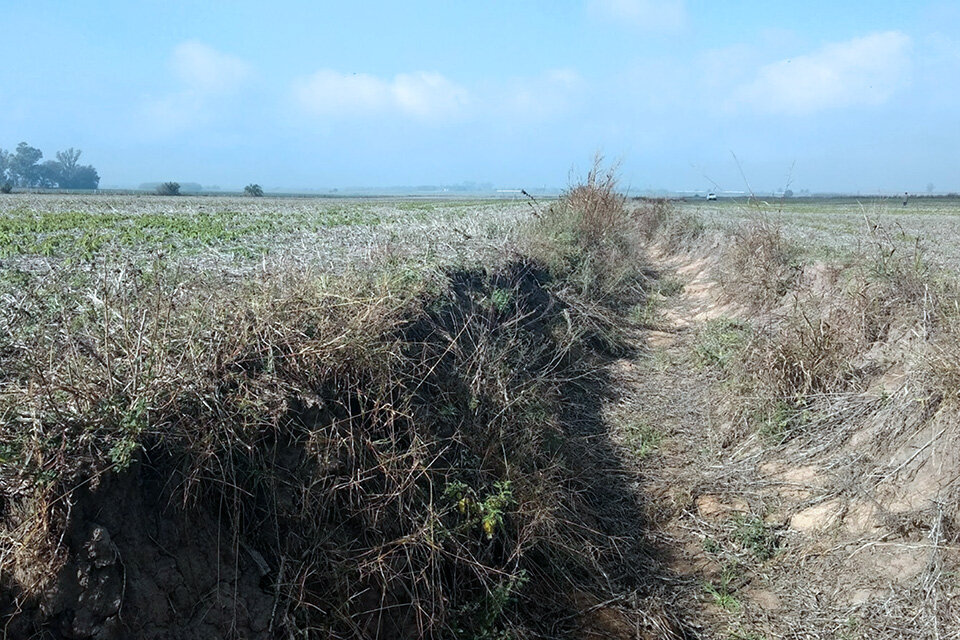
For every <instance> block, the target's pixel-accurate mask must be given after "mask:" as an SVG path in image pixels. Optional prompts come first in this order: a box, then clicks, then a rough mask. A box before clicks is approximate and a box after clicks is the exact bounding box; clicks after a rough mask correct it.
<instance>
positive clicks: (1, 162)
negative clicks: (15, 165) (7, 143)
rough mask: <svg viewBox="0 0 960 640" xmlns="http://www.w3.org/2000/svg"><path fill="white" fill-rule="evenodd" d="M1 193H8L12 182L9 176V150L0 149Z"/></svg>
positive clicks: (11, 188) (11, 187)
mask: <svg viewBox="0 0 960 640" xmlns="http://www.w3.org/2000/svg"><path fill="white" fill-rule="evenodd" d="M2 189H6V191H2V192H3V193H10V191H12V190H13V182H12V180H11V178H10V152H9V151H5V150H3V149H0V190H2Z"/></svg>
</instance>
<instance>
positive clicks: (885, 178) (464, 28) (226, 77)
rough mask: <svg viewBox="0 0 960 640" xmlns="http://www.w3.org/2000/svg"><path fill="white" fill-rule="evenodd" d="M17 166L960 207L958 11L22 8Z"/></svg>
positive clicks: (10, 116)
mask: <svg viewBox="0 0 960 640" xmlns="http://www.w3.org/2000/svg"><path fill="white" fill-rule="evenodd" d="M4 22H5V27H6V29H5V31H6V34H7V46H8V50H9V51H13V52H16V53H15V55H14V56H13V63H12V64H10V65H8V68H7V69H6V70H5V78H4V86H3V88H2V89H0V109H2V112H3V113H4V117H3V118H2V119H0V148H3V149H7V150H10V149H13V148H15V147H16V145H17V143H19V142H21V141H26V142H28V143H29V144H31V145H33V146H35V147H38V148H40V149H42V150H43V152H44V158H45V159H47V158H52V157H53V155H54V152H55V151H57V150H61V149H65V148H67V147H76V148H80V149H83V151H84V155H83V158H82V161H83V162H84V163H90V164H92V165H94V166H95V167H96V168H97V170H98V171H99V173H100V177H101V185H103V186H122V187H136V186H138V185H140V184H142V183H146V182H156V181H162V180H179V181H192V182H197V183H201V184H203V185H219V186H221V187H222V188H224V189H233V188H237V187H242V186H243V185H244V184H247V183H250V182H257V183H259V184H261V185H264V186H265V187H283V188H288V189H313V190H323V189H331V188H375V187H389V186H391V185H422V184H436V185H449V184H457V183H463V182H465V181H473V182H477V183H482V182H489V183H492V184H493V185H495V186H496V187H500V188H520V187H523V188H528V189H534V188H543V187H548V188H556V187H561V186H563V185H564V184H565V182H566V178H567V176H568V175H569V174H570V173H571V172H572V173H574V174H576V173H582V172H583V171H585V170H586V168H587V167H588V165H589V163H590V161H591V159H592V157H593V155H594V153H595V152H596V151H600V152H602V153H604V154H605V156H606V157H607V158H608V159H609V160H621V161H622V170H621V173H622V176H623V184H624V186H626V187H629V188H630V189H631V190H632V191H635V192H642V191H646V190H669V191H674V192H677V191H684V190H695V191H706V190H717V191H723V190H749V189H753V190H755V191H757V192H776V191H779V190H782V189H784V188H791V189H792V190H793V191H794V192H799V191H800V190H801V189H806V190H809V191H811V192H842V193H857V192H863V193H878V192H879V193H897V192H903V191H910V192H912V193H926V192H927V191H929V190H930V188H931V187H932V190H933V191H934V192H937V193H944V192H948V191H960V172H958V171H957V161H958V160H960V127H958V126H957V114H958V113H960V6H958V5H957V3H954V2H921V3H916V4H907V3H895V2H877V3H872V4H871V5H870V7H869V11H867V10H865V9H860V8H857V7H853V6H848V5H846V4H843V5H838V4H837V3H828V2H819V1H818V2H810V3H806V4H804V5H802V6H789V7H784V6H781V5H780V4H779V3H760V2H744V3H737V5H736V7H735V8H728V7H723V6H719V4H718V3H706V2H693V1H688V2H684V1H682V0H669V1H665V2H655V1H653V0H584V1H574V0H566V1H563V2H550V3H548V2H545V1H536V2H529V3H524V4H523V5H522V6H517V5H516V3H504V2H493V3H484V4H476V5H450V4H449V3H442V2H417V3H411V4H407V5H404V6H397V5H394V4H393V3H385V2H372V3H365V4H364V5H363V6H362V7H359V6H345V5H343V4H341V3H330V4H328V3H307V2H289V1H288V2H283V1H281V2H277V3H274V4H272V5H270V7H269V9H268V10H264V9H263V5H262V4H261V3H256V4H255V3H252V2H245V1H243V2H235V3H230V4H229V5H226V4H219V3H218V4H215V5H214V4H210V5H204V6H199V7H198V6H191V5H190V4H189V3H180V2H175V3H159V2H154V1H148V2H142V3H137V4H136V5H130V4H128V3H121V2H118V1H116V0H111V1H105V2H96V3H93V2H82V1H81V2H75V3H71V4H69V5H63V4H61V3H55V2H52V1H50V0H41V1H38V2H33V3H29V4H19V5H16V6H12V7H9V8H8V9H7V11H6V12H5V17H4Z"/></svg>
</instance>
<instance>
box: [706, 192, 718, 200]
mask: <svg viewBox="0 0 960 640" xmlns="http://www.w3.org/2000/svg"><path fill="white" fill-rule="evenodd" d="M716 199H717V194H715V193H708V194H707V200H716Z"/></svg>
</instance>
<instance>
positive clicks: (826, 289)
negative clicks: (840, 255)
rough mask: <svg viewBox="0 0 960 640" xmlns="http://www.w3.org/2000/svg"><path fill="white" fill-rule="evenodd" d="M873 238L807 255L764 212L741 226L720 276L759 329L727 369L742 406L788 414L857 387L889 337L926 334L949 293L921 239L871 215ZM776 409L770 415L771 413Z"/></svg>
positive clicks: (745, 409) (780, 415) (869, 374)
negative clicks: (908, 244) (829, 257)
mask: <svg viewBox="0 0 960 640" xmlns="http://www.w3.org/2000/svg"><path fill="white" fill-rule="evenodd" d="M869 229H870V239H871V241H870V243H868V244H867V246H866V248H865V249H864V250H863V251H861V252H860V253H859V254H857V255H855V256H854V257H852V258H851V259H849V260H848V261H847V262H845V263H843V264H835V265H829V266H828V265H823V264H817V263H814V264H804V262H803V261H802V260H801V255H800V252H799V250H798V249H797V248H796V247H794V246H792V245H790V244H789V243H788V242H787V241H785V240H784V238H783V235H782V230H781V229H780V227H779V226H778V225H776V224H773V223H770V222H769V221H766V220H764V221H760V222H758V223H756V224H754V225H751V226H747V227H740V228H738V229H737V230H736V231H735V232H734V233H733V234H732V236H731V245H730V246H729V248H728V249H727V250H726V252H725V255H724V258H723V265H724V266H723V267H722V269H723V273H722V279H721V282H722V285H723V286H724V289H725V291H726V292H727V293H728V295H730V296H731V297H732V298H733V299H734V300H737V301H739V302H741V303H744V304H746V305H747V306H748V308H750V309H752V310H753V311H754V313H755V314H756V315H755V320H756V322H755V325H756V327H755V328H756V331H755V332H754V333H753V335H752V337H751V339H750V340H749V341H748V342H747V343H746V346H745V347H744V348H743V349H742V351H741V352H740V355H739V357H738V359H737V363H736V366H735V367H734V368H735V369H736V372H734V373H732V374H731V375H732V377H734V378H737V379H739V380H740V381H741V382H743V383H744V384H745V389H746V390H745V391H744V395H745V396H747V397H749V398H750V399H751V400H750V401H749V402H746V403H744V404H743V406H742V411H741V413H743V412H746V413H747V414H751V415H757V414H759V415H763V416H766V418H764V420H766V421H767V422H769V421H770V420H773V421H775V422H777V421H779V422H785V421H786V422H790V420H785V418H784V412H787V413H791V412H794V413H798V412H800V411H802V410H806V409H808V408H809V407H810V406H811V403H813V402H816V401H817V400H818V399H820V398H826V399H829V398H830V397H832V396H833V395H835V394H842V393H847V392H851V391H860V390H863V389H864V388H865V386H866V385H867V384H868V383H869V381H870V380H871V378H872V376H874V375H876V374H877V373H878V372H880V370H878V368H877V367H878V364H877V357H878V353H879V351H881V350H882V349H883V347H884V345H885V344H886V343H887V342H889V341H890V340H892V339H899V340H902V339H905V338H906V337H908V336H911V335H912V336H916V337H919V338H922V339H926V337H928V336H929V335H930V332H931V331H932V330H933V328H934V327H935V325H936V324H937V323H938V322H940V320H938V318H941V317H942V315H943V314H942V313H941V312H940V311H938V310H937V309H938V308H940V306H941V303H940V301H941V300H944V299H947V298H949V295H948V294H947V291H946V289H945V288H944V287H945V286H946V285H945V284H944V282H943V281H938V280H937V279H936V278H934V277H933V276H932V274H931V273H930V272H929V270H928V268H927V267H926V263H925V261H924V260H923V256H922V251H921V249H920V246H919V243H916V244H915V245H914V251H912V252H906V251H904V250H903V247H904V246H905V245H904V243H903V242H902V239H900V238H893V237H892V236H891V234H889V233H888V232H887V231H886V230H885V229H883V228H882V227H881V226H880V225H877V224H872V225H870V227H869ZM771 416H773V417H771Z"/></svg>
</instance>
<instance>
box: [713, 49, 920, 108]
mask: <svg viewBox="0 0 960 640" xmlns="http://www.w3.org/2000/svg"><path fill="white" fill-rule="evenodd" d="M910 48H911V42H910V38H909V37H908V36H906V35H904V34H903V33H900V32H898V31H887V32H883V33H875V34H871V35H868V36H864V37H862V38H854V39H852V40H847V41H845V42H839V43H833V44H828V45H826V46H824V47H822V48H821V49H819V50H818V51H815V52H813V53H810V54H807V55H803V56H798V57H795V58H790V59H786V60H780V61H778V62H774V63H771V64H767V65H764V66H762V67H760V69H759V70H758V71H757V73H756V76H755V77H754V78H753V80H751V81H749V82H747V83H744V84H742V85H740V87H739V88H738V89H737V90H736V91H735V92H734V97H733V101H732V103H733V106H734V107H749V108H753V109H756V110H757V111H762V112H768V113H783V114H789V115H804V114H810V113H815V112H818V111H823V110H826V109H836V108H842V107H851V106H860V105H879V104H882V103H884V102H886V101H887V100H888V99H889V98H890V97H891V96H892V95H893V94H894V93H895V92H896V91H897V90H899V89H900V88H902V87H903V86H905V85H906V84H907V83H908V82H909V75H910V67H911V64H910V63H911V56H910Z"/></svg>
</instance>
